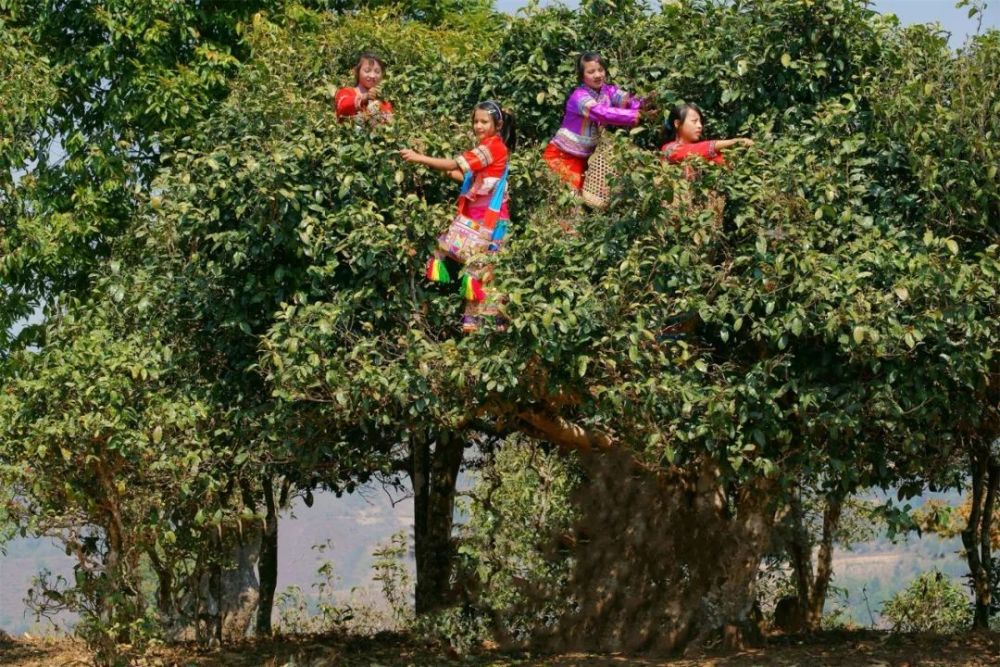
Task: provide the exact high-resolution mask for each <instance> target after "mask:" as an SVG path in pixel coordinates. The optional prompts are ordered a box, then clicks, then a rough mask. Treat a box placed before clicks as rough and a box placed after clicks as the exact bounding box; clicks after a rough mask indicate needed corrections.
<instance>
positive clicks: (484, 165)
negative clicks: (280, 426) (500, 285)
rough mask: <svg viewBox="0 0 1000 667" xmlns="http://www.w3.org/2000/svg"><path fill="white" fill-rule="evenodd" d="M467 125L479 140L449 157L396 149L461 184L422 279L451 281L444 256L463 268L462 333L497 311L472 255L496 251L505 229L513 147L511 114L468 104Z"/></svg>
mask: <svg viewBox="0 0 1000 667" xmlns="http://www.w3.org/2000/svg"><path fill="white" fill-rule="evenodd" d="M472 129H473V132H474V133H475V135H476V139H477V140H478V141H479V144H478V145H477V146H476V147H475V148H473V149H472V150H470V151H466V152H465V153H462V154H461V155H459V156H458V157H455V158H436V157H431V156H429V155H423V154H421V153H418V152H416V151H414V150H411V149H409V148H404V149H403V150H401V151H400V152H399V153H400V155H401V156H402V157H403V159H404V160H406V161H407V162H416V163H417V164H423V165H425V166H428V167H430V168H431V169H437V170H439V171H444V172H447V174H448V176H449V177H451V178H452V179H453V180H456V181H458V182H460V183H462V191H461V193H460V195H459V197H458V210H457V212H456V215H455V217H454V218H453V219H452V222H451V225H450V226H449V227H448V229H447V231H445V233H444V234H442V235H441V236H439V237H438V247H437V250H436V251H435V253H434V256H433V257H431V258H430V259H429V260H428V262H427V278H428V279H429V280H431V281H433V282H441V283H447V282H451V276H450V275H449V273H448V270H447V266H446V264H445V260H446V259H450V260H453V261H455V262H457V263H458V264H459V265H460V266H462V267H463V275H462V279H461V284H460V290H461V292H462V294H463V296H464V297H465V299H466V307H465V315H464V316H463V318H462V330H463V331H465V332H466V333H470V332H472V331H475V330H476V329H477V328H478V326H479V322H480V319H481V317H482V316H495V315H496V314H497V303H496V295H495V294H492V290H491V291H490V293H487V291H486V289H485V284H486V283H489V282H490V281H491V280H492V277H493V276H492V273H491V270H490V268H489V267H488V266H483V264H482V263H481V262H479V261H477V260H481V259H482V257H483V256H484V255H485V254H488V253H494V252H497V251H498V250H499V249H500V247H501V245H502V244H503V240H504V237H505V236H506V234H507V227H508V225H509V220H510V214H509V212H508V200H509V196H508V193H507V173H508V169H507V157H508V154H509V150H510V149H513V147H514V118H513V115H512V114H509V113H507V112H505V111H503V109H501V108H500V105H499V104H497V103H496V102H494V101H493V100H487V101H485V102H480V103H479V104H477V105H476V107H475V109H473V112H472Z"/></svg>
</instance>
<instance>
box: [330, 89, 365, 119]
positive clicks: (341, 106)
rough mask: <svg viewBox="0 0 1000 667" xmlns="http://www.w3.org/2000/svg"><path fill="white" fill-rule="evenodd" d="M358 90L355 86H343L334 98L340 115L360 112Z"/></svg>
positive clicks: (334, 103) (351, 114)
mask: <svg viewBox="0 0 1000 667" xmlns="http://www.w3.org/2000/svg"><path fill="white" fill-rule="evenodd" d="M359 99H360V98H359V97H358V91H357V90H355V89H354V88H341V89H340V90H338V91H337V94H336V96H334V98H333V105H334V107H335V108H336V109H337V115H338V116H353V115H354V114H356V113H357V112H358V100H359Z"/></svg>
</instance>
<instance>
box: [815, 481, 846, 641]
mask: <svg viewBox="0 0 1000 667" xmlns="http://www.w3.org/2000/svg"><path fill="white" fill-rule="evenodd" d="M843 507H844V497H843V496H842V495H841V494H839V493H836V494H834V495H831V496H827V498H826V504H825V507H824V508H823V537H822V538H821V539H820V543H819V553H817V555H816V576H815V578H814V580H813V586H812V593H811V596H810V598H809V606H808V607H807V608H806V626H807V628H808V629H809V630H810V631H815V630H819V629H820V625H821V623H822V620H823V606H824V605H825V604H826V595H827V592H829V590H830V580H831V579H832V578H833V540H834V537H835V535H836V533H837V528H838V526H839V525H840V514H841V511H842V510H843Z"/></svg>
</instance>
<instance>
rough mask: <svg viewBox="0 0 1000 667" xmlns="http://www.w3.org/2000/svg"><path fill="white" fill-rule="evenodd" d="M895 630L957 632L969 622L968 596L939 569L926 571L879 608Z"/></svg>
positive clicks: (970, 619)
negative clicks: (938, 570) (937, 570)
mask: <svg viewBox="0 0 1000 667" xmlns="http://www.w3.org/2000/svg"><path fill="white" fill-rule="evenodd" d="M882 616H883V618H885V620H886V621H887V622H889V623H890V624H891V625H892V629H893V631H894V632H942V633H944V632H958V631H960V630H963V629H965V628H967V627H969V623H970V622H971V621H972V614H971V609H970V606H969V598H968V596H966V594H965V593H964V592H963V591H962V588H961V587H960V586H958V585H957V584H955V583H954V582H953V581H951V580H950V579H948V578H947V577H946V576H944V575H943V574H941V573H940V572H925V573H924V574H922V575H920V576H919V577H917V578H916V579H914V580H913V582H911V583H910V585H909V586H907V587H906V589H905V590H903V591H900V592H899V593H896V594H895V595H893V596H892V597H891V598H889V600H887V601H886V603H885V605H883V607H882Z"/></svg>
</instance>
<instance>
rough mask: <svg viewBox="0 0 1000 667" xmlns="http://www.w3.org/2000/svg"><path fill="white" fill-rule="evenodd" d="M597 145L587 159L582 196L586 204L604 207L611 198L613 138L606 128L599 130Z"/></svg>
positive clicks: (599, 207) (598, 207)
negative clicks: (610, 181)
mask: <svg viewBox="0 0 1000 667" xmlns="http://www.w3.org/2000/svg"><path fill="white" fill-rule="evenodd" d="M599 132H600V134H599V135H598V137H597V146H596V147H595V148H594V152H593V154H591V156H590V159H589V160H587V173H586V175H584V177H583V191H582V192H581V196H582V197H583V201H584V203H585V204H587V205H588V206H590V207H592V208H597V209H604V208H607V206H608V200H609V199H610V198H611V188H610V186H609V185H608V176H610V175H611V146H612V143H611V139H610V137H608V136H607V134H606V133H605V132H604V130H603V129H602V130H600V131H599Z"/></svg>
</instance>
